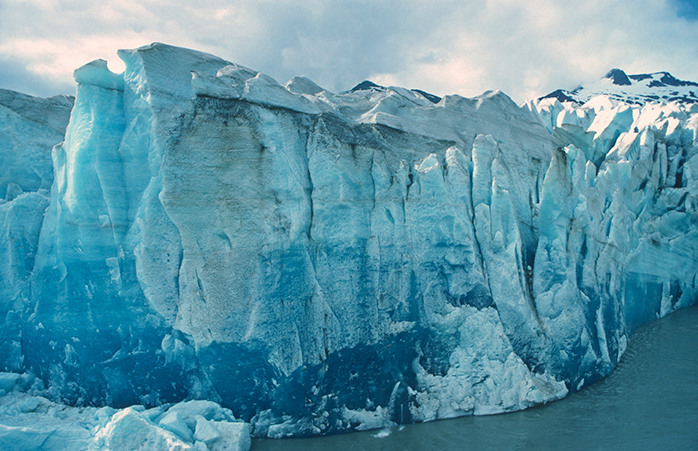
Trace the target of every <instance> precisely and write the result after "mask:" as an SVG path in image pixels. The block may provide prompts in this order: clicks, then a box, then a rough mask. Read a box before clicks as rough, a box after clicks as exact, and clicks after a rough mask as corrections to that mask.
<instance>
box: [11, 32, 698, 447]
mask: <svg viewBox="0 0 698 451" xmlns="http://www.w3.org/2000/svg"><path fill="white" fill-rule="evenodd" d="M119 56H120V57H121V58H122V59H123V60H124V63H125V65H126V69H125V72H124V73H123V74H113V73H111V72H109V69H108V68H107V67H106V64H105V63H104V62H103V61H99V60H98V61H96V62H93V63H89V64H88V65H86V66H84V67H82V68H80V69H78V70H76V72H75V78H76V81H78V91H77V96H76V98H75V105H74V107H73V108H72V112H71V116H70V123H69V125H68V128H67V131H66V133H65V139H64V142H63V143H62V144H59V145H57V146H56V147H55V148H54V149H53V154H52V164H53V170H51V168H50V166H49V167H48V169H46V167H44V166H42V168H41V169H36V170H34V173H35V174H36V177H34V176H31V174H28V173H25V172H26V171H25V170H27V168H32V167H35V166H34V165H37V164H38V163H37V162H36V161H35V158H34V156H33V155H34V154H35V152H34V151H32V152H34V153H32V152H27V151H25V147H23V146H28V144H25V143H27V142H29V141H21V140H20V138H19V137H21V136H24V135H23V133H24V132H23V130H27V128H26V127H29V125H27V124H30V123H31V124H33V122H31V121H30V120H29V121H24V122H22V121H20V119H12V118H14V116H12V114H11V113H5V110H4V109H3V110H0V113H2V114H3V115H4V116H2V118H0V119H2V120H1V121H0V127H2V128H1V130H2V131H3V132H4V133H11V134H13V135H12V136H16V137H18V138H16V139H15V141H11V142H12V143H14V144H11V145H10V147H7V146H6V145H5V147H0V152H2V154H1V155H2V156H3V158H8V160H6V161H11V162H12V163H11V167H10V169H9V171H8V170H7V167H9V166H5V163H3V168H2V170H0V171H2V174H10V175H9V176H8V175H5V176H4V178H3V179H1V181H2V182H3V183H2V184H1V185H2V186H0V189H2V190H3V192H5V193H6V197H5V199H6V200H5V202H4V203H3V204H2V205H0V225H2V228H1V229H0V257H1V258H0V261H1V262H3V263H2V266H0V268H1V269H0V271H1V272H0V274H1V277H2V280H3V284H2V285H3V286H2V287H1V288H0V290H2V291H0V295H1V296H2V297H0V307H1V308H2V312H0V313H2V316H0V318H4V319H2V321H3V324H2V329H1V330H2V332H0V364H1V365H2V366H1V367H0V370H2V371H7V372H14V373H22V374H25V375H26V376H23V377H36V382H35V383H36V384H40V385H42V386H43V387H45V389H44V391H40V392H37V393H38V395H32V396H42V398H41V399H40V400H39V401H38V402H39V403H40V405H42V406H45V407H43V409H45V410H47V411H50V409H51V407H50V406H52V405H53V404H50V403H51V401H48V400H46V399H44V398H43V397H48V398H50V399H51V400H52V401H60V402H64V403H67V404H71V405H75V406H78V407H76V409H82V410H78V411H79V412H81V413H80V415H87V416H90V418H97V417H99V424H100V429H99V432H98V433H92V432H90V435H89V437H87V436H86V437H87V438H86V440H87V439H89V440H99V437H101V438H102V442H100V443H101V445H99V446H107V447H108V446H116V445H111V444H109V443H107V442H106V441H105V440H107V441H108V440H117V441H118V440H122V438H119V437H125V438H123V440H127V439H128V434H127V433H124V434H126V435H124V434H122V433H121V432H119V431H131V430H139V431H140V432H138V433H139V434H140V433H142V434H146V435H147V437H146V438H143V440H151V441H152V443H156V442H157V443H170V445H162V446H174V445H171V444H172V443H179V442H181V443H182V445H181V446H182V449H186V446H199V448H201V446H203V445H206V446H209V449H213V448H212V446H213V445H212V443H214V442H215V440H216V437H217V435H216V434H218V435H220V436H223V435H225V436H230V437H233V436H235V437H238V439H235V440H237V441H235V443H238V442H240V440H242V441H243V445H242V446H243V448H244V437H248V436H249V434H252V435H253V436H269V437H281V436H290V435H315V434H326V433H333V432H339V431H345V430H351V429H369V428H379V427H384V426H386V425H390V424H396V423H407V422H415V421H428V420H433V419H437V418H449V417H455V416H460V415H470V414H491V413H498V412H507V411H513V410H519V409H523V408H526V407H529V406H532V405H535V404H539V403H544V402H548V401H551V400H555V399H558V398H561V397H563V396H565V395H566V394H567V393H570V392H574V391H576V390H579V389H580V388H581V387H583V386H585V385H587V384H590V383H592V382H594V381H595V380H598V379H599V378H601V377H603V376H605V375H606V374H608V373H609V372H610V371H611V370H612V369H613V367H614V366H615V365H616V364H617V363H618V361H619V359H620V356H621V355H622V353H623V351H624V349H625V345H626V342H627V339H628V337H629V335H630V334H631V332H632V331H633V330H634V329H635V328H637V327H638V326H639V325H641V324H643V323H645V322H647V321H650V320H652V319H654V318H657V317H660V316H663V315H666V314H668V313H670V312H671V311H673V310H675V309H678V308H681V307H685V306H688V305H691V304H694V303H695V302H696V300H697V299H698V293H697V287H696V284H697V283H698V280H696V279H697V277H698V252H697V251H698V227H697V224H698V216H697V213H696V201H697V200H698V114H697V113H698V105H688V104H684V103H680V102H669V103H648V104H647V105H644V106H639V105H629V104H625V103H622V102H619V101H617V100H614V99H612V98H609V97H596V98H594V99H591V100H590V101H589V102H587V103H586V104H584V105H581V106H579V105H576V104H573V103H567V102H566V103H560V102H559V101H558V100H556V99H542V100H539V101H532V102H528V103H527V104H525V105H523V106H518V105H516V104H515V103H514V102H513V101H512V100H511V99H510V98H509V97H507V96H506V95H505V94H503V93H501V92H498V91H495V92H486V93H484V94H483V95H481V96H479V97H476V98H473V99H467V98H463V97H460V96H446V97H444V98H443V99H441V100H440V101H439V102H438V103H436V104H435V103H433V102H432V101H431V100H430V99H428V98H427V97H426V96H424V95H422V94H420V93H419V92H418V91H412V90H408V89H404V88H398V87H389V88H386V89H384V90H361V89H359V90H356V91H354V92H345V93H339V94H335V93H331V92H329V91H327V90H325V89H322V88H321V87H319V86H317V85H316V84H315V83H313V82H312V81H310V80H307V79H304V78H302V77H297V78H294V79H293V80H291V81H290V82H289V83H287V84H286V85H285V86H283V85H280V84H278V83H277V82H276V81H275V80H273V79H272V78H271V77H269V76H266V75H264V74H261V73H258V72H256V71H254V70H251V69H248V68H244V67H242V66H239V65H236V64H233V63H230V62H227V61H224V60H222V59H220V58H216V57H214V56H211V55H207V54H203V53H200V52H196V51H192V50H186V49H181V48H177V47H171V46H167V45H164V44H153V45H150V46H147V47H142V48H140V49H136V50H129V51H121V52H120V53H119ZM6 117H10V119H5V118H6ZM13 121H14V122H13ZM22 127H24V128H22ZM39 137H41V139H45V140H48V141H51V142H52V143H58V142H60V141H61V140H63V137H62V136H57V135H56V134H55V133H54V134H53V135H51V134H49V133H48V132H47V131H43V132H41V133H39V132H34V133H32V134H31V139H39ZM24 139H29V138H24ZM2 141H3V140H0V142H2ZM0 145H4V144H0ZM12 146H14V147H12ZM27 148H29V147H27ZM44 149H45V148H44ZM5 155H8V156H7V157H6V156H5ZM42 164H44V163H42ZM14 168H17V169H14ZM21 171H25V172H21ZM25 178H26V180H25ZM50 183H52V185H51V187H50V192H49V191H47V189H48V188H49V184H50ZM17 187H19V190H18V188H17ZM44 212H45V213H44ZM8 377H9V376H8ZM18 377H19V376H18ZM2 381H3V379H2V378H0V384H3V383H4V382H2ZM0 388H1V387H0ZM8 396H11V397H19V396H30V395H29V394H19V393H16V390H15V392H12V393H10V395H7V396H5V397H4V398H0V401H2V402H6V403H7V402H9V401H8V400H7V399H8ZM13 399H14V398H13ZM27 399H29V398H27ZM32 399H33V398H32ZM3 400H4V401H3ZM195 400H199V401H195ZM182 401H184V402H185V403H187V402H189V403H191V402H199V403H201V402H211V404H214V403H218V404H219V405H220V406H223V407H220V406H218V404H215V405H216V406H218V407H217V408H218V409H230V411H228V410H226V412H230V413H229V414H228V415H229V416H230V418H224V419H222V418H213V417H206V415H204V414H200V415H201V417H202V418H204V420H203V421H204V422H201V424H199V420H198V419H197V418H198V417H196V418H195V415H189V414H185V413H182V412H180V411H178V410H177V406H178V405H180V404H177V405H175V407H171V408H170V409H169V410H167V412H166V411H165V407H163V406H169V405H170V403H177V402H182ZM22 402H24V401H17V402H15V401H12V402H11V403H10V404H9V405H11V406H17V405H19V404H21V403H22ZM27 402H34V401H27ZM18 403H19V404H18ZM133 405H140V406H141V407H139V408H129V409H126V410H123V411H120V412H116V411H115V410H113V409H116V408H126V407H129V406H133ZM90 406H93V407H90ZM100 406H108V407H102V408H101V409H97V407H100ZM8 408H9V407H8ZM12 408H15V407H12ZM104 409H107V410H104ZM109 409H111V410H109ZM153 409H155V410H153ZM5 410H7V409H5ZM185 410H186V409H185ZM97 412H109V414H106V413H102V414H98V413H97ZM149 412H157V415H155V414H154V413H149ZM4 415H6V416H2V412H0V434H5V435H4V437H8V435H7V434H10V435H9V436H11V437H19V436H16V435H12V434H14V432H12V431H14V429H11V428H15V427H18V426H14V425H13V424H11V423H8V422H7V421H10V420H7V418H12V416H11V415H10V416H7V414H6V413H5V414H4ZM100 415H101V416H100ZM187 415H189V416H187ZM233 415H234V418H240V419H242V420H244V421H245V422H247V423H249V425H250V426H249V429H244V428H245V426H241V425H242V424H243V423H234V422H233V423H230V422H229V420H230V419H232V418H233ZM155 416H157V422H156V421H155ZM17 421H20V419H17ZM90 421H93V422H94V421H98V420H90ZM217 421H218V422H221V423H220V424H219V423H216V422H217ZM247 423H245V424H247ZM90 424H93V423H90ZM231 425H232V426H231ZM90 427H91V428H92V429H90V431H93V432H94V430H95V429H94V426H90ZM8 428H9V429H8ZM139 428H143V429H142V431H141V430H140V429H139ZM8 430H10V432H7V431H8ZM3 431H4V432H3ZM88 432H89V431H88ZM81 434H82V433H81ZM119 434H122V435H119ZM226 434H227V435H226ZM236 434H237V435H236ZM246 434H247V435H246ZM144 437H145V436H144ZM178 441H179V442H178ZM197 442H198V443H202V444H203V445H196V443H197ZM110 443H111V442H110ZM114 443H116V442H114ZM221 443H222V442H221ZM123 446H126V445H123ZM154 446H155V445H154ZM158 446H159V445H158ZM177 446H180V445H177ZM201 449H203V448H201Z"/></svg>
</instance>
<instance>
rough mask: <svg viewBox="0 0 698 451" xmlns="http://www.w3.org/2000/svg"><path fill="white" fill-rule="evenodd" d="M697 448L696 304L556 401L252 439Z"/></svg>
mask: <svg viewBox="0 0 698 451" xmlns="http://www.w3.org/2000/svg"><path fill="white" fill-rule="evenodd" d="M500 449H501V450H517V449H520V450H529V449H530V450H533V449H535V450H561V449H562V450H565V451H570V450H606V449H609V450H669V449H670V450H698V306H693V307H691V308H688V309H683V310H679V311H677V312H674V313H672V314H671V315H669V316H667V317H665V318H663V319H660V320H657V321H654V322H652V323H650V324H646V325H644V326H642V327H641V328H639V329H638V330H637V331H635V333H634V334H633V335H632V336H631V338H630V341H629V343H628V349H627V350H626V353H625V354H624V355H623V357H622V359H621V362H620V363H619V364H618V366H617V367H616V369H615V370H614V371H613V372H612V373H611V374H610V375H609V376H608V377H606V378H605V379H603V380H601V381H599V382H597V383H595V384H593V385H591V386H590V387H587V388H585V389H583V390H582V391H580V392H578V393H575V394H574V395H572V396H569V397H567V398H565V399H562V400H560V401H556V402H553V403H550V404H547V405H544V406H539V407H534V408H531V409H528V410H524V411H521V412H514V413H507V414H502V415H492V416H480V417H464V418H457V419H452V420H441V421H435V422H431V423H422V424H414V425H407V426H398V427H394V428H391V429H384V430H380V431H367V432H358V433H351V434H343V435H335V436H329V437H319V438H311V439H284V440H271V439H255V440H253V441H252V450H253V451H263V450H264V451H272V450H273V451H277V450H278V451H289V450H304V451H312V450H333V451H334V450H379V451H381V450H382V451H388V450H399V451H408V450H500Z"/></svg>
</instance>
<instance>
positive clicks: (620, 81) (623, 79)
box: [604, 69, 632, 86]
mask: <svg viewBox="0 0 698 451" xmlns="http://www.w3.org/2000/svg"><path fill="white" fill-rule="evenodd" d="M604 78H609V79H611V81H613V84H614V85H619V86H630V85H632V82H631V81H630V79H629V78H628V75H627V74H626V73H625V72H623V71H622V70H621V69H611V70H610V71H608V73H607V74H606V75H604Z"/></svg>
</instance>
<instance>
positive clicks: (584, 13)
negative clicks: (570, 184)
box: [0, 0, 698, 101]
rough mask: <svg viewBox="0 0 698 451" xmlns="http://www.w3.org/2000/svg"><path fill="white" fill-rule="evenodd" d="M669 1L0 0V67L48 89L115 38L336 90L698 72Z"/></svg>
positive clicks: (690, 27) (515, 88)
mask: <svg viewBox="0 0 698 451" xmlns="http://www.w3.org/2000/svg"><path fill="white" fill-rule="evenodd" d="M674 1H675V0H632V1H631V0H617V1H615V2H607V1H601V0H587V1H585V2H577V1H563V0H557V1H550V0H528V1H524V0H474V1H473V0H471V1H463V0H458V1H449V0H443V1H433V2H424V1H416V0H405V1H402V2H397V1H361V0H344V1H341V0H337V1H332V0H311V1H305V2H300V1H290V0H285V1H268V0H263V1H257V2H248V1H241V0H236V1H223V0H217V1H211V0H201V1H199V2H196V3H193V2H180V3H179V4H176V3H173V2H165V1H163V0H140V1H138V2H135V1H131V0H106V1H103V2H101V3H94V2H88V1H85V0H71V1H68V0H24V1H19V0H3V1H2V2H0V60H12V61H15V62H21V64H19V65H17V66H15V69H16V70H14V71H8V70H5V71H0V87H3V86H10V85H13V80H9V79H8V78H7V77H13V76H16V74H17V73H18V72H17V71H18V70H19V69H17V68H19V67H23V68H24V69H23V70H25V71H26V72H27V76H28V77H29V78H32V79H37V78H40V77H45V78H46V79H47V80H50V81H47V82H46V83H43V84H42V85H43V86H44V87H46V86H69V85H70V83H71V80H72V70H73V69H75V68H77V67H79V66H80V65H82V64H84V63H87V62H89V61H91V60H93V59H96V58H103V59H108V60H110V63H111V67H112V68H113V69H118V68H119V64H118V63H117V62H116V55H115V52H116V50H117V49H118V48H133V47H138V46H141V45H145V44H149V43H151V42H153V41H160V42H166V43H170V44H174V45H181V46H185V47H191V48H196V49H199V50H203V51H207V52H210V53H214V54H216V55H218V56H221V57H223V58H226V59H229V60H232V61H235V62H238V63H240V64H243V65H246V66H249V67H253V68H255V69H258V70H261V71H263V72H266V73H268V74H269V75H272V76H273V77H275V78H277V79H279V81H280V82H284V81H285V80H286V79H288V78H291V77H292V76H294V75H305V76H308V77H310V78H312V79H313V80H315V81H316V82H317V83H319V84H320V85H322V86H325V87H326V88H328V89H331V90H334V91H339V90H344V89H348V88H350V87H351V86H353V85H354V84H356V83H358V82H360V81H362V80H364V79H367V78H368V79H374V80H375V81H377V82H379V83H385V84H397V85H403V86H407V87H418V88H421V89H424V90H427V91H430V92H433V93H435V94H439V95H444V94H451V93H458V94H461V95H466V96H473V95H477V94H480V93H482V92H483V91H485V90H487V89H501V90H503V91H504V92H506V93H507V94H509V95H511V96H512V97H513V98H514V99H515V100H517V101H522V100H524V99H525V98H526V97H533V96H539V95H542V94H546V93H547V92H549V91H552V90H554V89H556V88H560V87H562V88H574V87H575V85H576V84H578V83H580V82H583V81H585V80H589V79H592V80H593V79H596V78H598V77H599V76H601V75H603V73H605V72H606V71H607V70H609V69H611V68H613V67H621V68H623V69H624V70H626V71H627V72H629V73H637V72H649V71H656V70H668V71H670V72H672V73H673V74H674V75H675V76H677V77H679V78H684V79H692V80H698V26H697V25H698V24H697V23H696V22H695V21H694V22H691V21H689V20H688V19H686V18H685V17H680V16H679V9H678V6H677V5H676V4H675V3H673V2H674ZM15 85H16V83H15ZM37 93H38V91H37ZM40 94H42V95H45V94H46V93H45V92H41V93H40Z"/></svg>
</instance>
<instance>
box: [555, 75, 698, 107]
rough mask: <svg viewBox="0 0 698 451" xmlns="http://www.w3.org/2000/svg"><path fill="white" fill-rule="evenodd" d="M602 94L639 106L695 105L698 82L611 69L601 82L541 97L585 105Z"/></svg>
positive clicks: (560, 90) (670, 76)
mask: <svg viewBox="0 0 698 451" xmlns="http://www.w3.org/2000/svg"><path fill="white" fill-rule="evenodd" d="M600 95H605V96H608V97H609V98H611V99H613V100H617V101H621V102H625V103H630V104H637V105H645V104H647V103H653V102H682V103H696V102H698V83H696V82H693V81H684V80H678V79H676V78H675V77H674V76H673V75H671V74H670V73H669V72H654V73H651V74H637V75H627V74H626V73H625V72H623V71H622V70H621V69H612V70H610V71H609V72H608V73H607V74H606V75H605V76H604V77H603V78H602V79H601V80H598V81H596V82H591V83H585V84H584V86H580V87H578V88H576V89H574V90H572V91H566V90H563V89H558V90H557V91H553V92H551V93H550V94H548V95H546V96H545V97H542V98H543V99H544V98H556V99H558V100H559V101H560V102H576V103H578V104H583V103H585V102H587V101H588V100H590V99H592V98H594V97H596V96H600Z"/></svg>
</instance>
